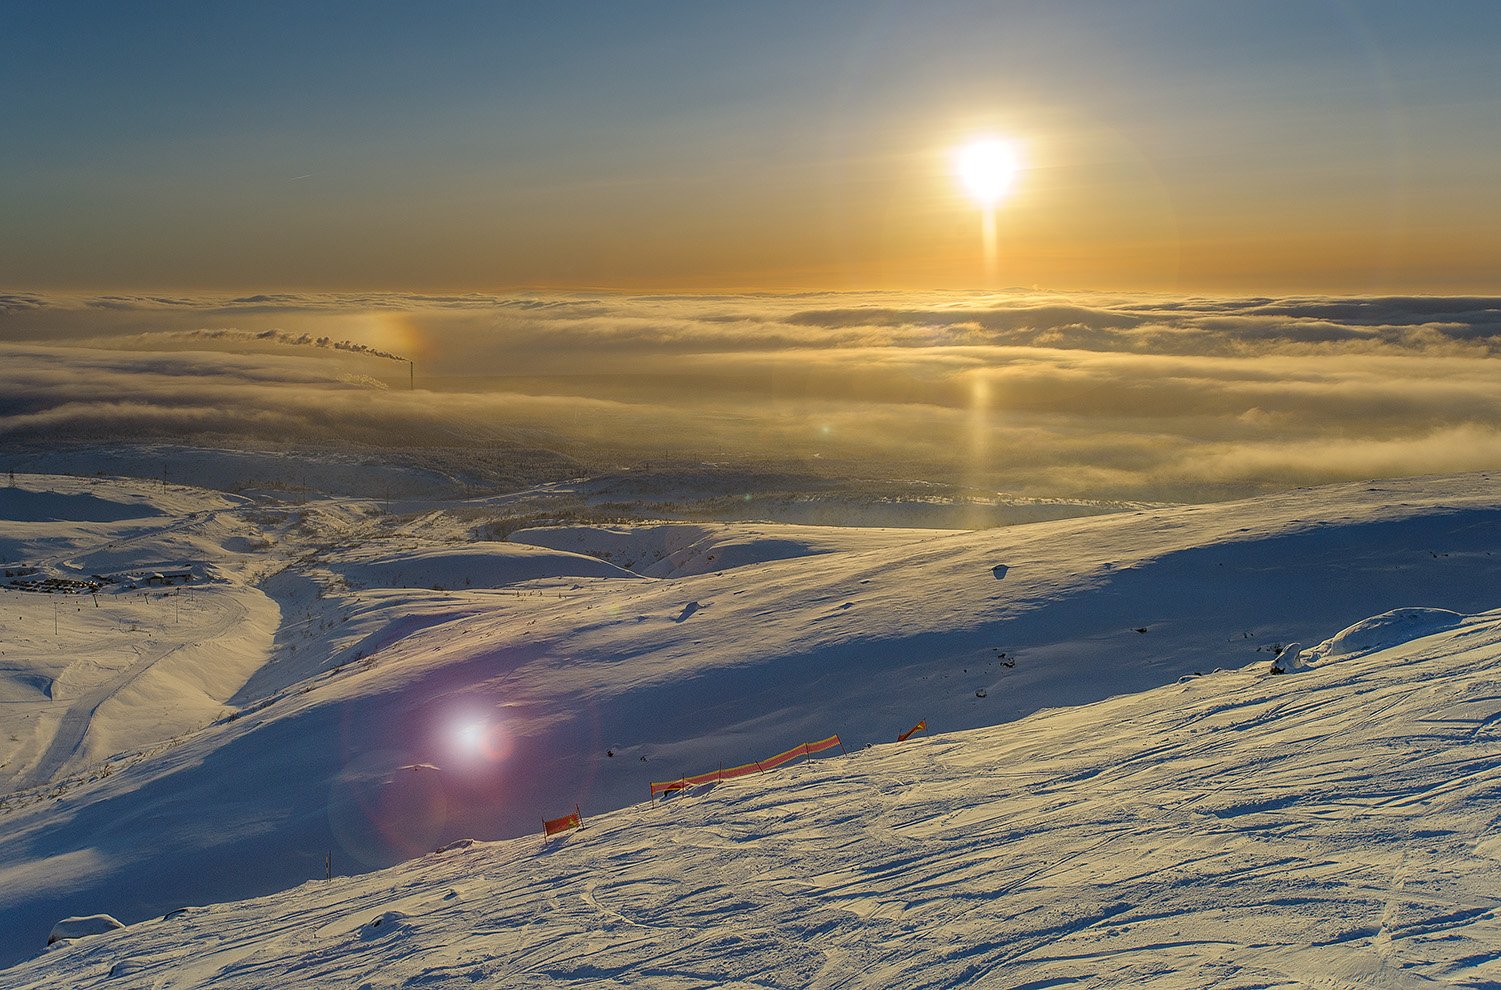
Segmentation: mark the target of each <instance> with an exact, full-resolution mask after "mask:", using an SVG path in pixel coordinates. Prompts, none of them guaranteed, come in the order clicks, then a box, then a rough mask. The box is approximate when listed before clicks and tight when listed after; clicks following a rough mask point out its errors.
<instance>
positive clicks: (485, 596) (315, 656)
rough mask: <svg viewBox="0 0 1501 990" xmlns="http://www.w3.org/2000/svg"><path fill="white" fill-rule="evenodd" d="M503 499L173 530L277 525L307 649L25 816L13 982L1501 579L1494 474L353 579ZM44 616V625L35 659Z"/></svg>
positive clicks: (1477, 594)
mask: <svg viewBox="0 0 1501 990" xmlns="http://www.w3.org/2000/svg"><path fill="white" fill-rule="evenodd" d="M177 497H179V498H180V497H182V496H177ZM488 504H489V503H488V502H483V503H477V504H476V505H463V504H460V505H455V506H452V507H451V509H450V511H446V512H445V511H436V510H435V511H432V512H428V513H425V514H423V515H420V516H413V517H392V516H384V515H381V514H379V512H378V509H376V508H375V507H374V506H372V505H371V504H370V503H368V502H365V501H357V500H344V499H328V500H321V501H320V500H314V501H309V502H308V503H307V504H305V505H298V506H280V507H277V508H275V509H274V511H273V509H271V508H268V507H266V506H256V505H246V506H244V507H242V508H239V509H235V510H233V512H232V513H231V512H229V511H228V510H224V511H217V514H216V513H215V512H208V513H205V514H203V516H200V514H198V513H188V514H187V515H186V516H185V517H184V519H181V520H178V519H174V518H173V517H170V516H169V517H167V518H165V519H163V520H161V521H159V525H160V526H161V527H163V528H166V529H170V530H172V532H173V533H175V534H177V535H176V536H173V537H170V538H171V539H187V536H188V535H189V534H194V533H199V529H198V528H197V527H202V526H208V527H210V528H211V529H210V531H211V532H221V531H222V535H223V536H228V535H229V534H230V533H232V532H243V533H246V534H253V533H255V532H260V533H262V535H263V538H264V539H265V540H266V541H268V543H269V548H268V549H267V550H266V551H264V553H263V555H262V556H261V557H259V558H258V557H257V556H256V555H255V554H250V553H238V552H237V553H235V554H231V555H227V556H225V557H223V558H222V563H221V565H220V566H225V567H227V566H230V564H231V563H233V566H234V567H236V568H239V569H242V570H244V571H246V572H247V573H248V572H249V570H250V569H257V570H256V572H257V573H260V574H262V575H265V574H269V573H270V572H271V571H273V570H275V569H276V568H281V567H284V568H286V570H284V571H282V572H281V573H280V574H278V575H277V576H276V577H275V578H264V579H262V583H261V585H260V587H261V589H262V591H261V592H260V593H263V594H265V595H267V596H270V597H271V598H272V600H273V601H274V602H275V603H276V605H277V607H278V608H279V609H280V610H281V614H282V620H281V625H280V627H279V628H278V629H277V631H276V634H275V640H274V642H273V643H272V644H271V646H270V648H269V653H268V659H267V662H266V664H265V665H264V666H263V667H262V668H261V669H260V670H259V671H256V672H255V673H254V674H252V675H251V676H250V677H249V680H248V681H247V682H246V683H245V686H244V687H242V688H241V689H240V690H239V692H238V693H237V694H235V696H234V697H233V698H232V699H231V700H230V702H229V704H230V705H232V706H233V707H232V708H226V709H225V714H224V715H223V716H222V717H220V718H218V719H216V720H215V724H212V725H207V726H204V727H202V728H201V729H200V730H199V731H197V732H195V733H193V734H191V735H188V736H185V737H182V738H179V739H176V740H173V741H167V740H164V741H162V742H160V743H157V744H154V745H152V746H149V747H145V748H143V749H142V750H140V751H133V752H130V753H126V754H121V756H120V757H119V758H118V759H115V760H112V761H111V762H110V763H108V764H105V765H95V766H93V767H79V768H78V769H77V770H75V771H72V772H69V771H67V770H65V771H64V772H63V773H62V774H61V775H59V776H57V777H54V778H53V779H52V780H51V781H50V782H49V783H48V785H47V786H46V787H45V788H33V789H30V790H25V791H21V792H16V793H13V794H10V795H8V796H6V797H5V798H4V800H3V802H0V803H3V804H4V809H3V810H0V864H3V869H4V871H5V872H4V873H0V882H3V894H0V959H4V960H16V959H19V958H21V957H23V956H24V955H26V954H27V953H29V952H31V951H32V950H33V949H34V948H35V947H36V945H37V944H38V942H39V940H44V939H45V936H46V933H47V931H48V930H50V927H51V925H52V924H53V923H54V922H55V921H56V920H57V919H58V918H61V917H65V916H69V915H86V914H96V913H100V912H106V913H109V914H112V915H114V916H115V917H118V918H120V919H121V920H122V921H125V922H127V923H135V922H139V921H142V920H145V919H147V918H149V917H152V916H155V915H160V914H163V913H166V912H167V911H169V910H171V909H173V908H175V907H178V906H180V905H182V904H184V903H189V904H193V903H197V904H202V903H211V902H216V901H223V900H228V899H234V898H237V897H244V896H250V895H256V894H262V893H270V892H272V891H275V890H278V889H282V888H286V887H290V886H294V885H296V884H297V883H300V882H301V881H303V880H305V879H308V878H310V877H314V876H321V875H322V873H323V869H324V862H325V857H326V856H328V855H330V854H332V857H333V863H334V869H335V871H336V872H339V873H350V872H362V871H366V870H370V869H375V868H380V867H384V866H388V865H391V864H394V863H396V862H399V861H401V860H404V859H407V858H409V857H412V856H418V855H422V854H423V853H426V852H428V851H430V850H432V849H433V848H435V847H436V846H438V845H440V844H443V843H446V842H449V841H452V840H454V839H457V838H460V837H464V836H471V837H475V838H480V839H493V838H500V837H504V836H508V835H520V834H525V833H529V832H531V831H533V830H535V829H537V828H538V827H539V823H540V822H541V821H542V820H543V819H544V818H552V817H556V816H557V815H559V814H562V813H565V812H567V811H568V810H570V809H571V808H572V807H573V806H574V805H575V803H577V804H578V805H579V806H580V807H581V808H582V809H583V811H584V814H585V817H586V818H589V819H592V818H593V817H594V816H596V815H597V814H599V813H601V812H605V811H608V810H611V809H618V808H622V807H626V806H629V805H632V804H634V803H636V802H638V801H641V800H643V799H644V798H645V796H646V795H647V792H648V788H649V785H650V782H651V781H653V780H666V779H673V778H676V777H679V776H682V775H683V774H689V773H696V772H699V771H702V770H705V769H710V768H713V767H715V766H719V765H723V766H735V765H739V764H742V763H744V762H746V760H749V759H754V758H756V757H757V756H758V755H762V754H765V753H773V752H778V751H781V750H784V749H786V748H788V747H789V746H794V745H796V744H797V743H799V742H804V741H807V740H814V739H822V738H824V737H826V736H829V735H831V734H834V733H837V734H838V735H839V736H840V737H841V738H842V739H843V740H844V741H845V744H846V745H847V746H851V748H856V747H859V746H861V745H864V744H866V743H872V742H875V743H879V742H885V741H888V740H891V739H893V738H895V736H896V735H897V733H898V732H901V731H904V730H906V729H908V728H910V727H911V726H912V725H914V724H915V723H916V722H917V721H918V720H919V719H926V720H927V722H928V725H929V726H930V728H931V729H932V730H933V731H935V732H936V731H952V730H958V729H964V728H972V727H983V726H990V725H996V724H1000V723H1005V722H1009V721H1013V720H1015V719H1018V718H1023V717H1026V716H1028V715H1031V714H1033V713H1035V712H1037V711H1039V710H1040V709H1046V708H1054V707H1059V706H1066V705H1077V704H1086V703H1091V702H1096V701H1100V700H1103V699H1107V698H1109V697H1112V696H1114V695H1117V694H1121V693H1123V692H1132V691H1140V690H1144V689H1148V688H1152V687H1155V686H1160V685H1165V684H1172V683H1174V682H1175V681H1177V680H1178V679H1179V678H1183V677H1189V678H1192V677H1194V675H1195V674H1196V673H1202V674H1206V675H1207V674H1209V673H1211V672H1212V671H1214V670H1215V669H1216V668H1232V669H1236V668H1242V667H1245V666H1247V665H1252V666H1253V667H1254V669H1256V670H1257V671H1266V670H1267V669H1268V668H1269V666H1270V663H1271V660H1272V658H1273V657H1274V656H1275V655H1276V653H1277V649H1278V647H1280V646H1285V645H1286V644H1288V643H1291V642H1294V641H1299V642H1304V643H1309V642H1320V641H1321V640H1323V639H1325V638H1327V637H1329V636H1330V635H1331V633H1332V632H1334V631H1337V630H1339V629H1342V628H1345V627H1347V626H1349V625H1350V624H1351V623H1352V622H1356V621H1357V620H1360V619H1362V618H1364V617H1367V616H1371V615H1373V614H1375V613H1380V612H1382V611H1385V610H1390V609H1393V608H1398V607H1405V606H1412V605H1414V604H1422V605H1424V606H1426V607H1431V608H1443V609H1449V610H1452V611H1454V612H1459V613H1464V614H1471V613H1475V612H1478V611H1482V610H1484V609H1486V608H1489V607H1491V606H1492V605H1493V604H1494V602H1493V601H1492V598H1493V589H1494V588H1495V587H1497V586H1498V579H1501V545H1498V540H1501V504H1498V498H1497V494H1496V492H1495V488H1494V485H1493V483H1492V482H1491V480H1490V479H1488V478H1487V477H1485V476H1469V477H1459V478H1449V479H1418V480H1409V481H1401V482H1383V483H1380V484H1368V485H1351V486H1344V487H1340V488H1325V489H1314V490H1306V491H1294V492H1287V493H1284V494H1281V495H1278V496H1272V497H1265V498H1260V499H1254V500H1250V501H1246V502H1239V503H1223V504H1215V505H1204V506H1190V507H1180V508H1163V509H1152V510H1142V511H1137V512H1122V513H1116V514H1114V515H1108V516H1097V517H1093V518H1088V519H1071V520H1063V521H1058V522H1050V523H1040V524H1035V525H1028V526H1019V527H1013V528H1010V529H1001V530H988V531H982V532H972V533H950V534H938V535H929V534H924V535H923V536H922V537H921V538H918V539H915V540H914V541H912V542H908V543H901V544H884V545H879V543H880V541H876V542H875V543H872V544H867V545H866V548H864V549H859V550H846V551H842V552H841V551H834V550H833V548H832V547H830V548H829V549H830V552H826V553H821V554H817V555H811V556H803V557H797V558H793V559H783V560H771V561H765V562H762V563H753V564H747V565H746V566H742V567H737V568H734V569H729V570H723V571H709V572H706V573H702V574H695V575H690V576H686V577H678V578H642V577H638V576H629V575H624V574H623V572H622V575H621V576H616V577H576V576H567V577H557V578H550V579H544V580H537V581H531V582H526V583H523V584H519V585H509V586H506V587H503V588H498V589H493V590H473V589H469V590H463V589H455V588H449V589H447V590H443V591H435V590H431V589H428V588H407V587H396V588H393V587H386V588H380V587H364V588H362V587H350V586H349V585H348V584H347V583H346V582H344V581H342V580H341V577H340V573H339V571H340V568H341V567H343V566H345V565H348V564H353V563H358V562H359V561H361V560H368V559H371V558H372V557H381V558H386V559H390V560H398V559H400V558H401V557H402V555H406V554H410V555H413V556H416V557H421V556H423V555H424V554H427V553H430V552H431V553H436V554H438V557H439V559H442V557H443V555H444V554H447V553H456V552H459V551H461V550H462V548H463V546H464V545H465V544H466V543H467V542H468V539H469V538H468V535H467V534H468V532H469V526H470V525H473V524H472V523H470V524H466V523H465V522H464V521H463V519H464V517H465V516H467V515H469V514H470V513H472V512H475V511H478V510H479V508H480V507H481V506H484V505H488ZM485 511H489V510H488V509H487V510H485ZM273 517H274V518H277V519H281V520H282V522H280V523H276V524H275V525H273V524H272V519H273ZM231 521H235V523H236V527H241V528H239V529H236V528H235V527H231V526H230V522H231ZM212 527H220V530H213V529H212ZM732 531H733V528H731V529H730V530H727V531H726V532H727V533H728V532H732ZM754 531H755V527H747V528H746V530H745V532H754ZM240 538H249V536H248V535H247V536H244V537H240ZM166 539H168V537H160V536H158V537H153V540H157V541H161V540H166ZM193 539H195V540H198V543H197V544H195V545H200V546H204V547H205V552H207V549H206V541H205V540H204V539H203V538H202V535H201V534H200V535H199V536H195V537H193ZM150 545H151V546H158V545H165V544H162V543H160V542H155V543H152V544H150ZM174 545H175V544H174ZM237 545H238V544H237ZM854 545H859V538H856V540H855V543H854V544H852V546H854ZM517 549H520V548H519V547H517ZM99 552H100V553H106V554H114V555H124V554H126V553H128V552H129V548H128V547H126V548H120V547H116V548H114V549H110V550H103V549H101V550H100V551H99ZM221 552H222V551H221ZM539 552H540V551H539ZM459 555H460V556H462V553H460V554H459ZM84 559H87V558H84ZM591 563H592V564H593V565H599V564H600V562H599V561H597V560H595V561H591ZM445 566H446V565H445ZM466 566H467V565H466ZM998 574H1003V575H1004V578H1003V579H1002V580H997V575H998ZM31 597H33V598H38V597H42V596H31ZM43 604H44V606H50V603H43ZM158 608H159V606H158ZM46 612H47V613H48V614H46V615H45V616H44V615H41V614H37V615H33V616H32V617H31V618H30V619H29V620H28V622H29V623H30V625H29V626H28V631H27V635H28V636H29V637H32V638H34V639H35V640H37V641H38V642H46V637H47V635H48V634H50V632H51V628H50V626H51V623H50V620H51V615H50V612H51V608H50V607H47V608H46ZM79 614H80V615H81V614H84V613H79ZM100 614H101V616H107V613H104V612H101V613H100ZM157 616H158V620H157V621H158V622H160V623H161V624H162V626H163V627H164V628H170V624H169V623H170V616H167V615H163V614H162V613H160V611H158V613H157ZM44 622H45V623H46V625H45V627H44V626H43V623H44ZM80 628H81V629H82V628H83V627H80ZM1354 659H1356V660H1359V658H1358V657H1357V658H1354ZM1345 662H1346V661H1344V660H1341V661H1339V663H1338V664H1333V665H1330V667H1331V669H1333V667H1335V666H1339V665H1342V664H1344V663H1345ZM1320 676H1323V672H1322V670H1321V669H1319V668H1316V669H1314V670H1313V671H1311V672H1306V673H1300V674H1299V675H1298V676H1296V677H1291V678H1277V680H1278V681H1284V680H1285V681H1288V682H1290V684H1291V685H1293V686H1296V685H1297V684H1301V683H1312V682H1311V681H1310V680H1309V678H1310V677H1320ZM31 683H32V682H29V681H28V682H27V684H31ZM22 687H24V686H18V688H17V690H18V691H20V690H21V689H22ZM25 689H26V690H27V691H29V692H30V693H29V695H27V696H28V697H30V698H31V699H32V700H31V701H29V702H28V704H32V705H35V706H38V707H39V709H40V710H44V711H46V710H47V709H45V708H41V707H40V706H45V705H47V704H49V702H48V701H47V699H46V696H45V695H44V694H43V693H41V692H40V691H38V690H37V689H35V688H34V687H26V688H25ZM1290 689H1291V688H1289V690H1290ZM1279 690H1282V689H1279ZM221 697H222V695H221ZM67 701H68V699H67V698H66V696H65V697H64V698H63V703H66V702H67ZM122 714H123V713H122ZM105 730H106V727H105V726H100V727H99V729H98V730H97V731H98V732H100V733H102V732H104V731H105ZM1070 745H1083V743H1070ZM377 913H378V912H377ZM365 920H368V919H361V920H360V921H359V922H358V923H360V924H363V922H364V921H365Z"/></svg>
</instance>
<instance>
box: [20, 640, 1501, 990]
mask: <svg viewBox="0 0 1501 990" xmlns="http://www.w3.org/2000/svg"><path fill="white" fill-rule="evenodd" d="M1498 727H1501V613H1491V614H1488V615H1482V616H1478V617H1476V618H1474V619H1472V620H1469V621H1467V622H1465V623H1464V624H1462V625H1460V626H1459V627H1458V628H1457V629H1454V630H1452V631H1450V632H1446V633H1441V634H1439V635H1436V636H1431V637H1428V638H1426V639H1423V640H1419V641H1414V642H1407V643H1400V644H1397V645H1395V646H1392V647H1390V648H1388V649H1385V650H1380V651H1377V652H1373V653H1368V654H1363V655H1358V656H1355V655H1347V656H1345V657H1343V658H1342V659H1340V660H1338V661H1337V662H1329V663H1327V664H1321V665H1319V666H1318V667H1316V668H1314V669H1312V670H1310V671H1308V672H1306V673H1304V674H1302V675H1300V676H1298V677H1273V676H1270V675H1268V674H1267V673H1266V672H1265V670H1264V669H1263V665H1258V666H1257V667H1256V668H1250V669H1246V670H1242V671H1226V672H1220V673H1216V674H1211V675H1206V676H1203V677H1198V678H1191V679H1189V680H1188V681H1187V682H1185V683H1183V684H1181V685H1173V686H1168V687H1163V688H1158V689H1155V690H1152V691H1148V692H1145V693H1142V694H1136V695H1131V696H1127V697H1121V698H1115V699H1111V700H1109V701H1105V702H1100V703H1097V704H1093V705H1088V706H1084V707H1081V708H1075V709H1066V710H1054V711H1048V712H1043V713H1039V714H1037V715H1035V716H1032V717H1031V718H1028V719H1026V720H1024V721H1022V722H1019V723H1014V724H1011V725H1004V726H997V727H994V728H986V729H976V730H972V731H969V732H963V733H954V734H951V735H941V736H937V737H933V738H924V737H921V736H919V737H914V739H913V740H911V741H909V742H906V743H902V744H895V743H891V744H882V745H879V746H875V747H872V748H870V749H865V750H860V751H856V752H854V753H851V754H850V755H849V756H847V757H833V758H830V759H824V760H820V761H818V762H814V763H809V764H806V765H803V766H799V767H796V768H792V769H787V770H783V771H781V772H778V773H776V774H770V775H767V776H764V777H752V778H742V779H740V780H737V781H734V782H726V783H721V784H719V785H717V786H713V787H709V788H702V789H700V790H698V791H696V792H694V793H691V794H689V795H686V796H684V797H681V798H678V799H675V800H672V801H669V802H667V803H665V804H662V803H659V804H657V805H653V806H647V805H642V806H638V807H633V808H626V809H623V810H620V811H616V812H613V813H610V814H606V815H599V816H591V817H589V818H588V819H587V820H586V827H585V828H584V829H583V830H581V831H576V832H572V833H569V834H567V835H566V837H564V838H559V839H553V840H551V841H543V840H542V839H541V837H540V836H534V837H526V838H520V839H513V840H509V841H505V842H498V843H476V844H473V845H467V846H466V845H463V844H461V845H460V848H457V849H454V850H451V851H446V852H442V853H436V854H432V855H428V856H424V857H422V858H420V859H416V860H413V861H411V862H408V863H404V864H402V865H400V866H397V867H395V868H392V869H389V870H384V871H381V872H378V873H373V874H369V875H366V876H363V877H358V878H348V879H344V878H340V879H336V880H333V881H331V882H312V883H307V884H304V885H302V886H300V887H298V888H296V889H295V890H291V891H287V892H284V893H280V894H276V895H273V896H270V897H265V898H261V899H259V900H254V901H247V902H243V903H238V904H225V905H217V906H210V907H199V908H190V909H187V910H185V911H181V912H178V913H175V914H173V915H171V916H168V917H166V918H163V919H160V920H153V921H149V922H144V923H142V924H138V925H135V926H133V927H131V928H129V929H127V930H125V931H123V932H117V933H111V934H106V935H101V936H96V937H93V938H90V939H85V940H81V941H78V942H76V943H73V944H71V945H69V946H68V947H66V948H63V949H60V950H54V951H53V952H51V953H49V954H47V955H46V956H44V957H42V958H41V959H39V960H36V961H34V962H30V963H26V964H23V965H22V966H20V967H17V968H16V969H14V970H12V971H11V972H10V973H9V974H8V981H9V982H8V985H10V986H14V987H27V988H32V987H34V988H44V987H57V986H64V985H66V986H72V987H78V988H87V987H158V988H168V987H190V986H195V987H221V988H234V987H292V986H296V987H325V986H326V987H369V988H386V987H429V986H486V987H518V988H520V987H539V986H656V987H690V986H692V987H704V986H724V987H788V988H800V987H836V986H870V987H918V988H925V987H935V988H936V987H958V986H971V985H973V986H998V987H1001V986H1004V987H1045V986H1047V987H1051V986H1068V985H1081V986H1124V985H1133V984H1145V985H1152V986H1173V987H1208V986H1214V987H1227V988H1231V987H1243V988H1250V987H1303V986H1309V987H1357V986H1375V987H1387V986H1394V987H1395V986H1403V987H1416V986H1469V987H1483V986H1495V985H1496V984H1497V981H1501V916H1498V911H1501V831H1497V830H1496V828H1495V825H1494V820H1495V818H1496V816H1497V812H1498V811H1501V800H1498V794H1501V787H1498V785H1501V728H1498Z"/></svg>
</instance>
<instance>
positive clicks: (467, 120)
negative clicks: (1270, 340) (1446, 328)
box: [0, 0, 1501, 293]
mask: <svg viewBox="0 0 1501 990" xmlns="http://www.w3.org/2000/svg"><path fill="white" fill-rule="evenodd" d="M0 23H3V24H4V25H5V34H6V42H5V45H4V51H5V55H4V58H3V59H0V93H3V94H4V97H3V99H0V277H3V278H4V280H5V283H6V285H7V286H8V287H11V288H35V289H89V290H102V289H116V288H127V287H129V288H137V289H138V288H144V287H150V288H156V289H167V288H175V289H184V290H186V289H234V290H249V289H257V288H278V289H329V290H334V289H338V290H357V289H393V290H394V289H401V290H412V291H450V290H460V289H497V288H503V287H508V286H552V287H586V286H593V287H618V288H628V289H657V290H666V289H710V288H739V289H746V288H749V289H756V288H766V289H781V288H830V289H845V288H925V287H931V288H944V287H956V288H957V287H984V286H985V285H986V284H987V282H988V281H990V280H989V279H988V277H987V275H986V272H985V271H984V267H983V265H982V263H981V258H980V245H979V221H978V214H977V211H976V210H975V208H974V207H973V206H972V204H970V203H969V202H968V201H967V200H965V199H964V197H963V196H962V195H960V194H959V192H958V190H957V186H956V183H955V181H954V178H953V176H952V174H951V166H950V158H949V154H950V151H951V149H952V148H953V147H954V146H955V145H957V144H959V143H961V142H962V141H963V140H965V139H967V138H969V137H971V136H973V135H977V134H982V133H986V132H997V133H1002V134H1005V135H1009V136H1010V137H1012V138H1013V139H1014V140H1015V141H1017V142H1018V144H1019V145H1020V146H1021V148H1022V153H1023V155H1024V158H1025V162H1026V166H1027V167H1026V170H1025V171H1024V173H1023V174H1022V175H1021V177H1020V179H1019V182H1018V184H1017V187H1016V193H1015V195H1014V197H1013V198H1012V199H1011V200H1009V201H1008V202H1007V203H1005V204H1004V205H1003V206H1002V208H1001V211H1000V227H1001V260H1000V273H999V275H998V276H996V280H997V282H998V284H1000V285H1025V286H1033V285H1042V286H1044V287H1053V288H1060V289H1071V288H1085V289H1089V288H1097V289H1110V290H1147V289H1150V290H1169V291H1172V290H1181V291H1193V292H1211V293H1212V292H1257V293H1261V292H1265V293H1275V292H1288V291H1310V292H1366V293H1368V292H1386V291H1406V292H1447V291H1460V290H1468V291H1475V290H1481V291H1484V290H1490V289H1494V288H1495V281H1496V279H1495V270H1496V262H1497V259H1501V181H1498V180H1501V72H1498V71H1497V62H1496V55H1495V51H1496V45H1497V42H1498V41H1501V4H1497V3H1494V2H1463V0H1456V2H1445V3H1443V4H1426V3H1417V2H1409V3H1395V2H1353V0H1295V2H1280V0H1256V2H1241V3H1233V2H1225V3H1218V2H1205V0H1137V2H1130V3H1124V2H1119V0H1101V2H1083V0H1079V2H1056V3H963V2H924V3H904V4H895V3H871V2H860V3H832V2H821V3H816V4H810V3H806V2H796V3H755V4H749V3H739V4H732V3H702V2H691V3H688V2H685V3H620V2H605V3H568V4H562V3H559V4H522V3H516V4H498V3H489V4H461V3H444V4H436V3H434V4H425V3H424V4H417V3H410V4H394V3H374V2H369V0H361V2H358V3H307V4H302V3H299V4H272V3H255V4H246V3H238V4H227V3H204V2H180V3H168V2H162V3H151V4H128V3H104V2H100V3H91V4H90V3H70V2H61V0H59V2H50V0H49V2H45V3H42V2H25V3H19V2H0Z"/></svg>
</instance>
